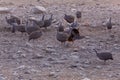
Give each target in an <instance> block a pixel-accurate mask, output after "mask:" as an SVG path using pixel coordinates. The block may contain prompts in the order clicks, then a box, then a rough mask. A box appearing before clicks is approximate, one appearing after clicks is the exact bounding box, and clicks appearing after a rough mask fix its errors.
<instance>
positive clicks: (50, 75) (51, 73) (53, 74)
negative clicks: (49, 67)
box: [48, 72, 57, 78]
mask: <svg viewBox="0 0 120 80" xmlns="http://www.w3.org/2000/svg"><path fill="white" fill-rule="evenodd" d="M48 76H49V77H54V78H55V77H57V74H56V72H50V73H49V75H48Z"/></svg>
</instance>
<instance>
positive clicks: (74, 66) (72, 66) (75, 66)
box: [69, 64, 78, 69]
mask: <svg viewBox="0 0 120 80" xmlns="http://www.w3.org/2000/svg"><path fill="white" fill-rule="evenodd" d="M69 67H70V68H72V69H73V68H77V67H78V66H77V65H74V64H72V65H70V66H69Z"/></svg>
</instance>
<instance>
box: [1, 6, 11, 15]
mask: <svg viewBox="0 0 120 80" xmlns="http://www.w3.org/2000/svg"><path fill="white" fill-rule="evenodd" d="M5 13H11V9H10V8H7V7H0V14H5Z"/></svg>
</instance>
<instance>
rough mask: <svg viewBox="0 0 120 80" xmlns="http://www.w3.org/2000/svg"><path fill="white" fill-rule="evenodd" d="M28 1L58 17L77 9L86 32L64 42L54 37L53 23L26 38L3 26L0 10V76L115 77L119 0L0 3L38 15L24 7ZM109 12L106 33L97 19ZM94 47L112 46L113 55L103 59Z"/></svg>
mask: <svg viewBox="0 0 120 80" xmlns="http://www.w3.org/2000/svg"><path fill="white" fill-rule="evenodd" d="M33 5H40V6H44V7H45V8H46V9H47V10H48V12H50V13H53V14H54V18H55V19H58V20H60V19H61V18H62V16H63V14H64V13H67V14H68V13H69V14H74V12H75V11H74V10H80V11H82V21H81V22H80V26H79V27H80V33H81V35H84V36H86V38H84V39H82V40H79V41H75V43H74V45H71V44H70V45H71V47H65V46H63V45H61V44H60V42H58V41H57V40H56V37H55V35H56V28H55V25H54V24H53V25H52V26H51V28H49V29H48V30H47V31H44V32H43V36H42V37H41V38H40V39H39V40H35V41H34V42H33V41H30V42H28V36H27V35H22V34H21V33H19V32H17V33H15V34H13V33H11V32H10V31H6V30H3V29H4V27H10V26H9V25H8V24H7V23H6V22H5V19H4V18H5V16H8V15H9V14H1V22H0V29H1V30H0V37H1V38H0V80H120V34H119V32H120V0H39V2H38V1H37V0H0V6H1V7H12V8H14V9H13V11H12V12H13V14H14V15H17V16H19V17H21V18H25V16H27V15H30V16H36V17H39V16H41V15H33V14H32V13H31V12H30V10H31V8H32V7H33ZM48 16H49V15H48ZM110 16H111V17H112V22H113V24H114V26H113V29H112V32H111V33H110V34H109V33H108V32H107V31H106V28H105V27H103V26H102V22H103V21H106V19H107V18H109V17H110ZM83 24H89V25H87V26H84V25H83ZM76 46H77V48H74V47H76ZM94 48H96V49H99V52H102V51H110V52H112V54H113V56H114V60H113V61H108V62H107V64H105V65H104V64H103V61H101V60H99V59H98V58H97V57H96V55H95V52H94V51H93V50H92V49H94Z"/></svg>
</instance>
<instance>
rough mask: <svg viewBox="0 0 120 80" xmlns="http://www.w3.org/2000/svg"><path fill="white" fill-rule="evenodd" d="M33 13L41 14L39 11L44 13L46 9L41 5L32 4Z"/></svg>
mask: <svg viewBox="0 0 120 80" xmlns="http://www.w3.org/2000/svg"><path fill="white" fill-rule="evenodd" d="M32 11H33V13H34V14H41V13H46V12H47V10H46V8H45V7H43V6H34V8H33V9H32Z"/></svg>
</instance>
